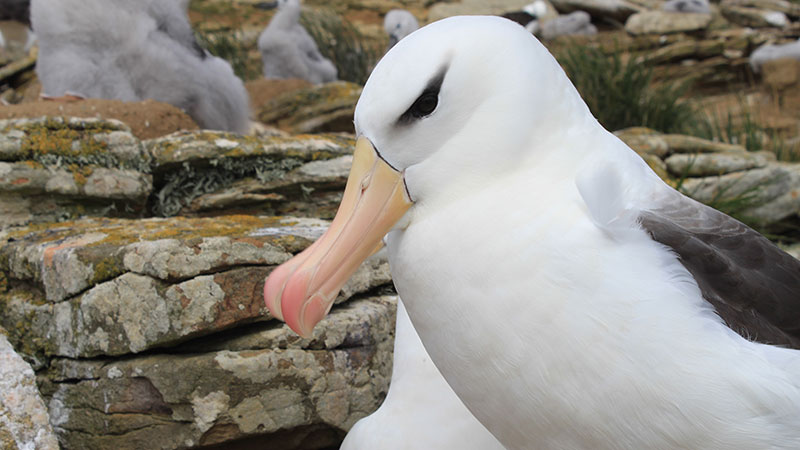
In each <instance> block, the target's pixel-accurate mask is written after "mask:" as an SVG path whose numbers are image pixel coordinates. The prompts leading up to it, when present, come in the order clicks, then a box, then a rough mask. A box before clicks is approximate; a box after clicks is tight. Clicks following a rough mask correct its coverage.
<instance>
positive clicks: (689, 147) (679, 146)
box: [614, 127, 746, 159]
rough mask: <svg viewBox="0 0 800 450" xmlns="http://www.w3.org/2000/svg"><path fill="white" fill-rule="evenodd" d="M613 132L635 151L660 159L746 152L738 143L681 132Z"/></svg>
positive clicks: (645, 129) (636, 130) (625, 130)
mask: <svg viewBox="0 0 800 450" xmlns="http://www.w3.org/2000/svg"><path fill="white" fill-rule="evenodd" d="M614 134H615V135H616V136H617V137H618V138H620V139H621V140H622V141H623V142H625V143H626V144H628V145H629V146H630V147H631V148H632V149H633V150H635V151H636V152H637V153H640V154H653V155H656V156H658V157H659V158H662V159H665V158H666V157H667V156H668V155H671V154H673V153H746V150H745V148H744V147H742V146H740V145H732V144H725V143H722V142H714V141H709V140H706V139H702V138H698V137H695V136H686V135H682V134H661V133H659V132H658V131H655V130H651V129H649V128H645V127H633V128H626V129H624V130H619V131H617V132H615V133H614Z"/></svg>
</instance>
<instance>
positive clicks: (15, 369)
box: [0, 327, 59, 450]
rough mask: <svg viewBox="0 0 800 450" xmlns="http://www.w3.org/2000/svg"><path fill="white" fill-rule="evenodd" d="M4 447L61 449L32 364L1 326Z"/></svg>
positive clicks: (0, 413)
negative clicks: (11, 342)
mask: <svg viewBox="0 0 800 450" xmlns="http://www.w3.org/2000/svg"><path fill="white" fill-rule="evenodd" d="M0 448H2V449H9V450H58V448H59V447H58V442H57V441H56V437H55V434H53V429H52V427H51V426H50V416H49V414H48V412H47V408H45V405H44V402H43V401H42V397H41V395H40V394H39V390H38V388H37V387H36V377H35V375H34V373H33V370H32V369H31V366H30V365H29V364H28V363H26V362H25V361H24V360H23V359H22V358H21V357H20V356H19V355H18V354H17V353H16V352H15V351H14V349H13V348H12V347H11V344H10V343H9V342H8V340H7V339H6V336H5V330H3V328H2V327H0Z"/></svg>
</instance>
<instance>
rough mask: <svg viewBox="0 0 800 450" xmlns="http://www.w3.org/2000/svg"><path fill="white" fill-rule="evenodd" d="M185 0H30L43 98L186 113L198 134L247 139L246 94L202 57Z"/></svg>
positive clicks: (216, 61) (218, 63)
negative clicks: (156, 104)
mask: <svg viewBox="0 0 800 450" xmlns="http://www.w3.org/2000/svg"><path fill="white" fill-rule="evenodd" d="M185 7H186V1H185V0H136V1H131V0H33V2H32V4H31V22H32V25H33V28H34V31H35V32H36V35H37V38H38V40H39V58H38V61H37V65H36V73H37V75H38V76H39V79H40V80H41V82H42V88H43V93H44V94H46V95H48V96H54V97H57V96H61V95H64V94H65V93H73V94H77V95H80V96H83V97H95V98H108V99H118V100H123V101H138V100H144V99H148V98H149V99H154V100H158V101H161V102H165V103H170V104H172V105H175V106H177V107H179V108H181V109H183V110H185V111H186V112H187V113H188V114H189V115H190V116H191V117H192V118H193V119H194V120H195V121H196V122H197V123H198V124H199V125H200V126H201V127H203V128H209V129H217V130H230V131H238V132H245V131H246V130H247V128H248V126H249V120H248V115H249V107H248V98H247V92H246V91H245V89H244V85H243V84H242V81H241V80H240V79H239V78H237V77H236V75H234V73H233V70H232V69H231V67H230V65H229V64H228V63H227V62H226V61H224V60H222V59H220V58H217V57H214V56H211V55H210V54H209V53H208V52H207V51H205V50H204V49H202V48H201V47H200V46H199V45H198V44H197V42H196V41H195V38H194V33H193V31H192V28H191V25H190V24H189V20H188V17H187V16H186V9H185Z"/></svg>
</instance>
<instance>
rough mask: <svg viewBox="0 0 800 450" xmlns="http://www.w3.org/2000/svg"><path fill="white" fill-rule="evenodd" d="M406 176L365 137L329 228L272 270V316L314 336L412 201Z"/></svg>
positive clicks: (267, 293)
mask: <svg viewBox="0 0 800 450" xmlns="http://www.w3.org/2000/svg"><path fill="white" fill-rule="evenodd" d="M404 183H405V182H404V180H403V174H402V173H400V172H398V171H397V170H395V169H394V168H392V167H391V166H390V165H389V164H387V163H386V161H384V160H383V159H381V158H380V157H379V156H378V153H377V152H376V151H375V147H373V146H372V143H370V141H369V140H368V139H367V138H364V137H360V138H359V139H358V141H357V142H356V150H355V153H354V154H353V166H352V168H351V169H350V176H349V177H348V178H347V186H346V187H345V189H344V196H343V197H342V203H341V204H340V205H339V211H338V212H337V213H336V217H335V218H334V219H333V223H331V226H330V228H328V231H326V232H325V234H323V235H322V237H320V238H319V239H318V240H317V241H316V242H314V243H313V244H312V245H311V246H310V247H308V248H307V249H305V250H304V251H303V252H302V253H300V254H298V255H297V256H295V257H294V258H292V259H290V260H289V261H287V262H285V263H283V264H282V265H280V266H279V267H278V268H276V269H275V270H273V271H272V273H271V274H270V275H269V277H267V281H266V283H265V285H264V301H265V302H266V304H267V308H269V310H270V312H272V315H273V316H275V317H277V318H279V319H282V320H284V321H285V322H286V323H287V324H288V325H289V327H291V329H292V330H294V331H295V332H297V334H299V335H300V336H303V337H310V336H311V331H312V330H313V329H314V326H315V325H316V324H317V323H318V322H319V321H320V320H322V318H323V317H325V315H326V314H328V311H329V310H330V309H331V305H332V304H333V301H334V299H336V295H337V294H338V293H339V290H340V289H341V288H342V286H343V285H344V283H345V282H346V281H347V280H348V279H349V278H350V276H351V275H352V274H353V272H355V271H356V269H357V268H358V266H359V265H360V264H361V263H362V262H363V261H364V260H365V259H367V257H369V256H370V255H371V254H373V253H375V252H376V251H378V250H379V249H380V248H381V246H382V245H383V243H382V241H381V240H382V238H383V236H384V235H385V234H386V233H387V232H388V231H389V230H390V229H391V228H392V226H393V225H394V224H395V222H397V221H398V220H400V218H401V217H403V215H404V214H405V212H406V211H407V210H408V208H409V207H410V206H411V200H410V199H409V198H408V194H407V193H406V189H405V184H404Z"/></svg>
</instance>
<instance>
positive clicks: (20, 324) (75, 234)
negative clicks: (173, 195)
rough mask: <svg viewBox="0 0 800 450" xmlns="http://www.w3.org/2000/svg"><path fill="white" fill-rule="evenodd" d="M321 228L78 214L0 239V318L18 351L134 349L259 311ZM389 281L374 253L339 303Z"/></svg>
mask: <svg viewBox="0 0 800 450" xmlns="http://www.w3.org/2000/svg"><path fill="white" fill-rule="evenodd" d="M326 227H327V223H325V222H323V221H320V220H315V219H291V218H274V217H253V216H224V217H218V218H213V219H210V218H206V219H199V218H198V219H187V218H174V219H143V220H124V219H86V220H81V221H76V222H70V223H64V224H50V225H35V226H30V227H28V228H23V229H15V230H13V231H8V232H6V233H4V234H3V235H2V240H0V277H2V278H0V304H2V314H0V325H4V326H6V328H7V329H8V331H9V334H10V337H11V338H12V341H13V342H15V345H17V346H18V347H19V348H20V349H21V350H22V351H24V352H25V353H26V354H28V355H36V357H37V358H43V357H44V358H46V357H49V356H69V357H93V356H98V355H122V354H126V353H137V352H141V351H143V350H147V349H150V348H153V347H160V346H169V345H174V344H176V343H179V342H182V341H186V340H188V339H190V338H193V337H196V336H201V335H206V334H211V333H214V332H218V331H220V330H225V329H228V328H232V327H236V326H240V325H242V324H247V323H251V322H256V321H266V320H269V319H270V318H271V316H270V315H269V313H268V312H267V311H266V308H265V306H264V302H263V298H262V292H263V284H264V279H265V277H266V276H267V275H268V274H269V272H270V271H271V270H272V268H274V267H275V266H276V265H278V264H280V263H282V262H284V261H286V260H288V259H289V258H290V257H291V256H292V255H293V254H295V253H297V252H299V251H301V250H302V249H304V248H305V247H306V246H307V245H309V244H310V243H311V242H312V241H313V239H315V238H316V237H317V236H319V235H320V234H321V233H322V232H323V231H324V230H325V228H326ZM388 283H390V275H389V268H388V263H387V262H386V258H385V256H384V255H383V254H382V253H379V254H376V255H375V256H373V257H372V258H370V259H369V260H368V261H366V262H365V263H364V264H363V265H362V266H361V268H360V269H359V271H358V272H357V273H356V275H355V276H354V277H353V278H352V279H351V280H350V281H349V282H348V284H347V285H346V286H345V288H344V289H343V294H342V295H341V296H340V300H343V299H346V298H349V297H351V296H353V295H355V294H357V293H362V292H366V291H369V290H372V289H374V288H376V287H379V286H382V285H387V284H388Z"/></svg>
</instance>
